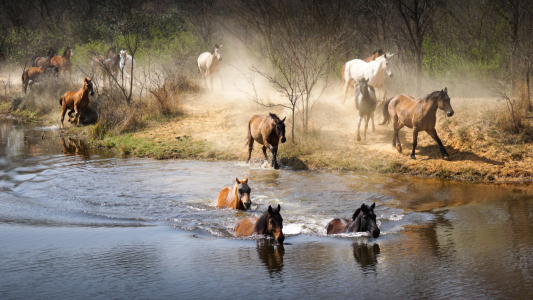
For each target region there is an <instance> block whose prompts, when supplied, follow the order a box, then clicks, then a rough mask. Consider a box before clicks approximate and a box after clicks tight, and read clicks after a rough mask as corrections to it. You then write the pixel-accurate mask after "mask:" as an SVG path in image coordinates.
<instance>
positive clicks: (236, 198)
mask: <svg viewBox="0 0 533 300" xmlns="http://www.w3.org/2000/svg"><path fill="white" fill-rule="evenodd" d="M238 191H239V184H238V183H237V184H235V186H234V187H233V196H234V197H235V201H238V200H239V193H238Z"/></svg>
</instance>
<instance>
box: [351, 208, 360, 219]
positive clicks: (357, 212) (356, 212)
mask: <svg viewBox="0 0 533 300" xmlns="http://www.w3.org/2000/svg"><path fill="white" fill-rule="evenodd" d="M360 213H361V208H358V209H356V210H355V212H354V213H353V216H352V221H355V219H356V218H357V216H359V214H360Z"/></svg>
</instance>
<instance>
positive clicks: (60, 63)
mask: <svg viewBox="0 0 533 300" xmlns="http://www.w3.org/2000/svg"><path fill="white" fill-rule="evenodd" d="M71 57H74V51H73V50H72V48H70V47H69V46H67V48H66V49H65V51H63V55H62V56H57V55H56V56H54V57H52V58H51V59H50V64H51V65H52V66H54V67H58V68H59V70H60V71H61V73H65V72H66V71H68V72H69V73H70V74H71V75H72V63H71V62H70V58H71Z"/></svg>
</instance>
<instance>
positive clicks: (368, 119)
mask: <svg viewBox="0 0 533 300" xmlns="http://www.w3.org/2000/svg"><path fill="white" fill-rule="evenodd" d="M365 120H366V123H365V141H366V129H367V128H368V121H370V116H368V115H366V116H365Z"/></svg>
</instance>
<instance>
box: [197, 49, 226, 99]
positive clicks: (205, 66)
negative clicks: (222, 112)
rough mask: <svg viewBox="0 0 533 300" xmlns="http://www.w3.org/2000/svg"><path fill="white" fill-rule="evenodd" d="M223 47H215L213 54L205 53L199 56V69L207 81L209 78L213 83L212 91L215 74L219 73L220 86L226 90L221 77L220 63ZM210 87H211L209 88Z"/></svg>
mask: <svg viewBox="0 0 533 300" xmlns="http://www.w3.org/2000/svg"><path fill="white" fill-rule="evenodd" d="M222 46H223V45H220V46H219V45H215V48H213V50H212V51H211V52H204V53H202V54H200V56H198V69H200V73H201V74H202V76H203V77H204V78H205V80H206V84H207V77H208V76H209V81H210V82H211V89H213V73H216V72H218V78H220V85H222V88H224V83H223V82H222V76H220V72H219V71H220V61H221V60H222V57H221V56H220V48H222ZM208 87H209V86H208Z"/></svg>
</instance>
